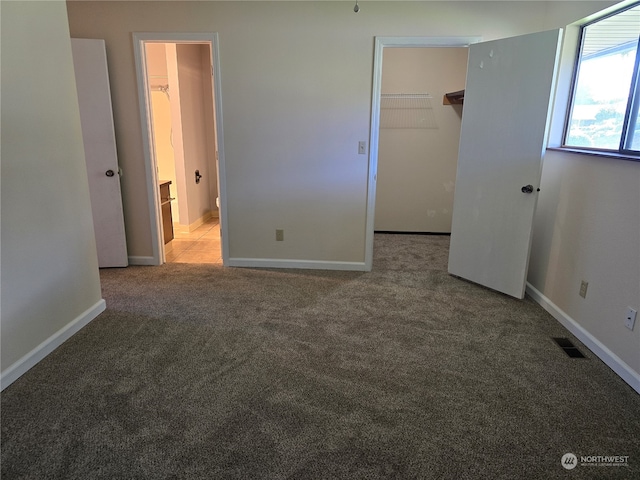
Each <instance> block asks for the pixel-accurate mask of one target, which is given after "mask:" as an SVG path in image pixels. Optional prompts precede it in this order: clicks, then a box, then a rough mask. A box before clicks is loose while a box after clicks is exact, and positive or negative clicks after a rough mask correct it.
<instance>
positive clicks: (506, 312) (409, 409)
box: [1, 235, 640, 479]
mask: <svg viewBox="0 0 640 480" xmlns="http://www.w3.org/2000/svg"><path fill="white" fill-rule="evenodd" d="M448 243H449V238H448V237H446V236H420V235H376V237H375V248H374V250H375V258H374V269H373V271H371V272H367V273H361V272H329V271H310V270H268V269H239V268H223V267H219V266H213V265H184V264H166V265H164V266H162V267H129V268H126V269H113V270H103V271H101V278H102V286H103V295H104V298H105V299H106V301H107V310H106V311H105V312H104V313H103V314H101V315H100V316H99V317H98V318H96V319H95V320H94V321H93V322H92V323H91V324H89V325H88V326H87V327H85V328H84V329H82V330H81V331H80V332H79V333H78V334H76V335H75V336H74V337H73V338H71V339H70V340H69V341H67V342H66V343H65V344H64V345H62V346H61V347H60V348H58V349H57V350H56V351H55V352H53V353H52V354H51V355H49V356H48V357H47V358H45V359H44V360H43V361H42V362H41V363H39V364H38V365H37V366H35V367H34V368H33V369H31V370H30V371H29V372H28V373H27V374H25V375H24V376H23V377H21V378H20V379H19V380H17V381H16V382H15V383H14V384H13V385H11V386H10V387H8V388H7V389H6V390H5V391H4V392H3V393H2V396H1V399H2V411H1V412H2V478H3V479H22V478H29V479H93V478H104V479H119V478H136V479H161V478H178V479H182V478H185V479H191V478H193V479H252V478H256V479H383V478H384V479H389V478H390V479H393V478H398V479H404V478H407V479H411V478H421V479H553V478H562V479H565V478H574V479H575V478H640V395H638V394H637V393H635V392H634V391H633V390H632V389H631V388H630V387H629V386H628V385H627V384H626V383H624V382H623V381H622V380H621V379H620V378H619V377H617V376H616V375H615V374H614V373H613V372H612V371H611V370H610V369H609V368H608V367H607V366H606V365H605V364H604V363H602V362H601V361H600V360H599V359H598V358H597V357H595V356H594V355H593V354H592V353H591V352H589V351H588V350H587V349H586V348H585V347H584V346H582V345H581V344H580V342H578V341H577V340H576V339H575V338H573V337H571V335H570V334H569V333H568V332H567V331H566V330H565V329H564V328H563V327H562V326H561V325H560V324H559V323H558V322H556V321H555V320H554V319H553V318H551V317H550V316H549V315H548V314H547V313H546V312H545V311H544V310H542V309H541V308H540V307H539V306H538V305H537V304H535V303H534V302H533V301H531V300H530V299H525V300H523V301H519V300H514V299H511V298H509V297H506V296H504V295H501V294H499V293H495V292H492V291H490V290H487V289H485V288H482V287H479V286H477V285H474V284H471V283H469V282H465V281H463V280H460V279H457V278H454V277H452V276H450V275H448V274H447V271H446V262H447V255H448ZM551 337H569V338H571V339H572V340H573V341H574V343H575V344H576V345H577V346H578V347H580V348H581V350H582V351H583V353H584V354H585V355H586V358H584V359H572V358H569V357H568V356H567V355H566V354H565V353H564V352H563V351H562V350H561V349H560V348H559V347H558V346H557V345H556V344H555V343H554V342H553V341H552V340H551ZM568 452H571V453H574V454H576V455H577V456H578V459H580V456H586V455H628V456H629V461H628V466H625V467H593V466H592V467H587V466H583V465H579V466H578V467H576V468H575V469H574V470H571V471H569V470H565V469H564V468H563V467H562V466H561V463H560V459H561V457H562V455H563V454H565V453H568Z"/></svg>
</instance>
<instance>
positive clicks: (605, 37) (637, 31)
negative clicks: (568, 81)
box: [564, 3, 640, 156]
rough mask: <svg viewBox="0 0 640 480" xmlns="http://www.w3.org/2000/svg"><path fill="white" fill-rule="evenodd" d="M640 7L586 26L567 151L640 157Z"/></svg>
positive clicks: (637, 5)
mask: <svg viewBox="0 0 640 480" xmlns="http://www.w3.org/2000/svg"><path fill="white" fill-rule="evenodd" d="M639 43H640V4H638V3H636V4H635V5H633V6H631V7H628V8H627V9H625V10H622V11H618V12H616V13H614V14H613V15H610V16H608V17H605V18H602V19H599V20H597V21H595V22H593V23H589V24H587V25H584V26H583V27H582V32H581V39H580V51H579V57H578V62H577V67H576V73H575V79H574V84H573V94H572V103H571V109H570V114H569V116H568V121H567V126H566V129H565V139H564V146H565V147H570V148H580V149H594V150H603V151H605V152H617V153H621V154H625V155H633V156H638V155H640V119H639V117H638V111H639V107H640V81H639V80H638V77H639V76H640V69H639V68H638V64H639V62H640V52H639V48H638V45H639Z"/></svg>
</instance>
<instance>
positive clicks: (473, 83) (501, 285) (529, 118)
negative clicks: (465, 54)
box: [449, 30, 562, 298]
mask: <svg viewBox="0 0 640 480" xmlns="http://www.w3.org/2000/svg"><path fill="white" fill-rule="evenodd" d="M561 35H562V30H553V31H548V32H541V33H534V34H530V35H523V36H519V37H513V38H507V39H502V40H496V41H492V42H485V43H478V44H475V45H471V47H470V48H469V64H468V71H467V85H466V92H465V98H464V112H463V115H462V127H461V133H460V150H459V156H458V172H457V177H456V187H455V195H454V203H453V220H452V227H451V245H450V251H449V273H451V274H452V275H457V276H459V277H462V278H465V279H468V280H471V281H473V282H476V283H479V284H481V285H484V286H486V287H489V288H492V289H494V290H497V291H500V292H503V293H506V294H508V295H511V296H513V297H516V298H523V297H524V290H525V284H526V277H527V268H528V263H529V251H530V246H531V234H532V223H533V215H534V212H535V207H536V201H537V196H538V193H537V189H538V186H539V182H540V174H541V168H542V156H543V153H544V150H545V148H546V143H547V130H548V128H547V124H548V122H549V118H550V113H551V97H552V94H553V89H554V86H555V77H556V70H557V65H558V57H559V49H560V39H561Z"/></svg>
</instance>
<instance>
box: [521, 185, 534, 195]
mask: <svg viewBox="0 0 640 480" xmlns="http://www.w3.org/2000/svg"><path fill="white" fill-rule="evenodd" d="M521 190H522V193H533V185H525V186H524V187H522V189H521Z"/></svg>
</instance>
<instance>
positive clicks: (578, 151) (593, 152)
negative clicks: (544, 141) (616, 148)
mask: <svg viewBox="0 0 640 480" xmlns="http://www.w3.org/2000/svg"><path fill="white" fill-rule="evenodd" d="M547 150H552V151H554V152H564V153H573V154H578V155H590V156H592V157H603V158H614V159H616V160H628V161H630V162H640V155H631V154H623V153H616V152H607V151H603V150H587V149H582V148H570V147H547Z"/></svg>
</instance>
